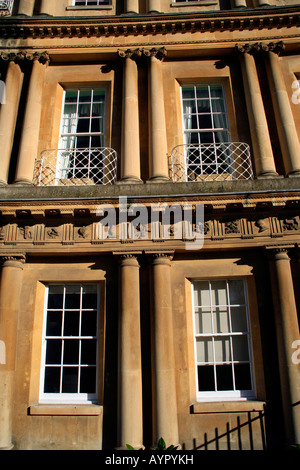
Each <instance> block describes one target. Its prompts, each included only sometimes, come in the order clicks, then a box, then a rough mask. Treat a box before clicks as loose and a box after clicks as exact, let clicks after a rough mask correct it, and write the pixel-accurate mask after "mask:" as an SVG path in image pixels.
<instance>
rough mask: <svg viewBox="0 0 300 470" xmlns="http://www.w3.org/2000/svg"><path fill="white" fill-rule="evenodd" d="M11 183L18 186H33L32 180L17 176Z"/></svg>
mask: <svg viewBox="0 0 300 470" xmlns="http://www.w3.org/2000/svg"><path fill="white" fill-rule="evenodd" d="M13 184H15V185H19V186H23V185H26V186H34V184H33V182H32V181H30V180H27V179H26V178H18V179H16V180H15V181H14V182H13Z"/></svg>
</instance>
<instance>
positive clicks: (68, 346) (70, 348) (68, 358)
mask: <svg viewBox="0 0 300 470" xmlns="http://www.w3.org/2000/svg"><path fill="white" fill-rule="evenodd" d="M63 363H64V364H78V363H79V340H77V339H65V340H64V361H63Z"/></svg>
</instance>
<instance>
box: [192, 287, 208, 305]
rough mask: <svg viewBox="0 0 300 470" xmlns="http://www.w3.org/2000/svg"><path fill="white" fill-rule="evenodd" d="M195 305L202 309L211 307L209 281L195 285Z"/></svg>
mask: <svg viewBox="0 0 300 470" xmlns="http://www.w3.org/2000/svg"><path fill="white" fill-rule="evenodd" d="M194 305H195V306H201V307H204V306H207V305H210V291H209V283H208V281H196V282H195V283H194Z"/></svg>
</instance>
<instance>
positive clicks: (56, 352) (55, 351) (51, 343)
mask: <svg viewBox="0 0 300 470" xmlns="http://www.w3.org/2000/svg"><path fill="white" fill-rule="evenodd" d="M61 346H62V342H61V340H60V339H48V340H47V344H46V364H60V363H61Z"/></svg>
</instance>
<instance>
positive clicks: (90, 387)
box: [80, 367, 96, 393]
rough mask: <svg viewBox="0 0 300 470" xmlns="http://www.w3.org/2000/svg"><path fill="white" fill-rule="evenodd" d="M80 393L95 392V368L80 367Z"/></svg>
mask: <svg viewBox="0 0 300 470" xmlns="http://www.w3.org/2000/svg"><path fill="white" fill-rule="evenodd" d="M80 392H81V393H95V392H96V367H82V368H81V370H80Z"/></svg>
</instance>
